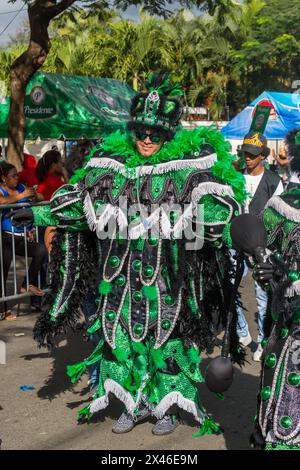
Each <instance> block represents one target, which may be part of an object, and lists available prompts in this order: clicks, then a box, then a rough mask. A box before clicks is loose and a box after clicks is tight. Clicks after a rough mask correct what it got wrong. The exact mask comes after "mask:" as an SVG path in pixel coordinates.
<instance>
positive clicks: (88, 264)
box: [33, 118, 245, 434]
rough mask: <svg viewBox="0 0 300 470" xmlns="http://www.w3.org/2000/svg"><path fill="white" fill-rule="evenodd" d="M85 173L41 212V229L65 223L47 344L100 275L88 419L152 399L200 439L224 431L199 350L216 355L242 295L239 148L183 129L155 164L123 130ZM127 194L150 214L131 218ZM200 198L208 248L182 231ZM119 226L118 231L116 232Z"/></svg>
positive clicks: (44, 325) (155, 407)
mask: <svg viewBox="0 0 300 470" xmlns="http://www.w3.org/2000/svg"><path fill="white" fill-rule="evenodd" d="M141 119H142V118H141ZM152 124H153V122H152ZM147 125H149V123H148V122H147ZM75 179H76V182H74V184H72V185H66V186H64V187H62V188H61V189H59V190H58V191H57V192H56V193H55V195H54V197H53V198H52V201H51V208H49V207H47V208H45V207H44V208H34V209H33V210H34V216H35V223H36V224H37V225H55V226H57V227H58V229H57V231H58V236H57V237H58V238H57V239H56V242H55V245H54V247H53V253H52V256H51V258H52V260H53V262H54V269H53V268H52V289H51V294H50V296H49V298H48V299H47V302H48V304H49V310H46V311H45V312H44V313H43V314H42V316H41V317H40V319H39V320H38V322H37V324H36V327H35V332H34V333H35V337H36V339H37V340H38V341H39V343H40V344H48V345H52V344H53V339H54V336H55V335H56V334H58V333H61V332H65V330H66V327H68V326H72V325H73V324H74V322H75V321H76V318H77V313H76V312H77V307H78V305H79V303H80V302H79V299H80V297H82V296H84V289H86V288H89V282H93V279H94V272H95V271H96V277H97V276H98V279H97V283H98V285H99V287H98V290H99V298H98V311H97V313H96V315H95V316H94V318H93V322H92V324H91V325H90V327H89V329H88V332H89V333H94V332H96V331H97V332H98V333H99V334H100V338H101V339H100V341H99V344H98V346H97V347H96V349H95V351H94V352H93V353H92V354H91V356H90V357H89V358H87V359H85V360H84V361H83V362H82V363H79V364H76V365H75V366H70V367H69V368H68V373H69V375H70V377H71V379H72V381H73V382H74V381H75V380H77V379H79V378H80V376H81V375H82V374H83V372H84V371H85V369H86V367H87V366H88V365H91V364H93V363H95V362H98V361H99V364H100V365H99V367H100V379H99V385H98V388H97V391H96V393H95V395H94V397H93V400H92V402H91V403H90V404H89V405H88V406H87V407H86V408H84V409H83V410H82V411H81V412H80V413H79V415H80V416H90V415H91V414H93V413H95V412H97V411H99V410H102V409H104V408H105V407H106V406H107V404H108V396H109V393H113V394H114V395H115V396H116V397H117V398H118V399H120V400H121V401H122V402H123V403H124V405H125V407H126V409H127V411H128V413H130V414H131V415H132V416H134V415H135V414H136V413H137V412H138V409H139V406H140V405H141V403H143V404H144V405H146V406H147V407H149V409H150V410H151V413H152V414H153V415H154V416H155V417H156V418H158V419H160V418H161V417H163V416H164V415H165V413H166V412H167V411H168V410H169V408H170V407H171V406H172V405H174V404H176V405H178V406H179V408H181V409H183V410H186V411H188V412H190V413H192V415H193V416H194V417H195V419H196V420H197V421H198V422H199V423H201V425H202V428H201V431H200V434H203V433H205V432H219V429H218V427H217V426H216V425H215V423H214V422H213V420H212V419H211V418H209V417H208V416H207V415H206V412H205V410H204V408H203V405H202V403H201V401H200V399H199V394H198V388H197V386H198V384H199V383H202V382H204V379H203V377H202V375H201V372H200V368H199V363H200V352H201V351H209V352H211V351H212V349H213V346H214V339H215V336H216V335H217V334H218V333H219V332H220V330H221V329H222V327H223V325H224V323H225V322H226V316H227V313H228V306H229V303H230V296H231V292H232V281H231V276H232V267H231V263H230V259H229V256H228V249H227V247H226V243H227V242H228V240H229V238H230V237H229V232H228V228H229V227H228V224H229V223H230V221H231V219H232V218H233V217H235V216H236V215H238V214H239V213H240V204H241V203H242V201H243V200H244V197H245V191H244V179H243V176H242V175H240V174H239V173H238V172H236V170H235V169H234V168H233V166H232V158H231V156H230V153H229V144H228V143H226V142H225V140H224V139H223V137H222V136H221V134H220V133H219V132H218V131H216V130H214V129H212V128H204V127H202V128H197V129H195V130H193V131H190V130H180V131H178V132H177V133H176V135H175V137H174V138H173V139H171V140H170V141H166V142H165V143H164V145H163V146H162V148H161V149H160V150H159V151H158V152H157V153H155V154H153V155H152V156H151V157H149V158H147V159H146V158H144V157H142V156H141V155H140V154H139V153H138V152H137V151H136V149H135V145H134V140H133V137H132V135H131V133H130V132H128V133H124V134H121V133H120V132H116V133H114V134H112V135H110V136H108V137H107V138H106V139H104V141H103V142H102V143H101V144H99V145H98V146H97V147H96V148H95V149H94V151H93V152H92V154H91V155H90V156H89V159H88V162H87V164H86V166H85V168H84V169H82V170H80V171H79V172H77V175H76V178H75ZM124 201H125V202H126V203H127V206H128V208H130V207H132V205H134V204H135V205H136V207H137V208H138V209H141V208H142V207H146V208H147V210H149V212H148V213H147V214H144V213H142V211H141V210H140V214H137V213H130V211H126V210H125V209H126V208H125V207H124ZM174 204H176V205H177V206H176V207H177V208H178V206H179V207H180V208H181V209H182V212H181V214H179V215H178V213H177V212H176V210H173V209H172V208H173V207H174ZM198 204H201V205H202V206H201V207H202V210H203V216H204V218H203V220H202V221H201V222H200V225H201V227H202V236H201V237H202V239H203V242H204V245H203V247H202V248H201V249H198V250H189V249H187V246H186V243H187V242H188V241H189V240H187V239H186V238H185V237H184V236H183V237H181V238H179V237H176V233H177V231H178V228H180V227H181V226H182V227H185V226H186V225H187V224H188V223H191V224H193V223H194V222H193V221H194V220H195V214H196V213H195V208H196V207H198ZM164 205H165V206H167V207H168V208H169V211H166V210H165V207H163V206H164ZM150 207H151V208H152V211H151V212H150ZM114 223H115V225H114ZM111 224H112V225H111ZM110 226H111V227H112V228H111V231H112V233H113V236H112V237H111V238H105V236H104V233H105V231H106V230H108V228H109V227H110ZM154 227H156V232H154V234H153V230H152V231H151V229H153V228H154ZM124 230H125V231H127V235H126V236H125V237H122V233H124ZM201 237H200V238H201ZM95 268H96V270H95ZM233 330H235V328H233ZM236 339H237V338H236ZM235 346H236V344H234V341H233V342H232V348H234V347H235Z"/></svg>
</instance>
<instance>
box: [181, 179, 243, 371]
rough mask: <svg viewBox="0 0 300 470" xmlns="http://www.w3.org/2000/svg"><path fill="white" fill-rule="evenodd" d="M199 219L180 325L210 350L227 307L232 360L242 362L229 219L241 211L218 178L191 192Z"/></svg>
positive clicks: (223, 320) (202, 184) (223, 321)
mask: <svg viewBox="0 0 300 470" xmlns="http://www.w3.org/2000/svg"><path fill="white" fill-rule="evenodd" d="M192 201H193V202H194V204H195V203H196V205H197V206H198V213H199V212H200V218H199V221H200V223H201V220H202V227H203V233H202V237H203V238H202V240H203V239H204V243H203V245H202V248H201V249H198V250H197V251H195V253H194V255H191V260H192V263H193V270H192V276H191V277H192V278H193V279H192V280H190V282H191V283H192V286H191V287H192V288H191V289H190V292H191V294H190V298H189V299H188V302H189V305H190V306H191V307H192V309H191V310H192V313H193V314H192V315H190V316H188V315H186V318H185V319H184V325H183V327H186V329H187V332H188V334H189V335H190V336H192V339H193V341H194V342H195V343H197V341H199V339H198V338H200V339H201V341H202V344H203V346H202V349H203V350H206V351H207V352H211V351H212V349H213V346H214V344H215V338H216V336H217V335H218V334H219V333H220V332H221V331H222V330H223V329H224V328H225V325H226V323H227V318H228V314H229V311H230V309H234V315H233V320H232V326H231V329H230V331H231V333H230V354H231V357H232V359H233V361H234V362H237V363H242V362H243V352H242V351H241V350H240V349H237V346H238V337H237V334H236V314H235V309H236V302H237V301H235V300H234V299H233V297H234V296H235V294H234V278H235V269H234V265H233V262H232V258H231V256H230V252H229V248H230V247H231V237H230V223H231V220H232V219H233V218H234V217H236V216H238V215H239V214H240V212H241V208H240V205H239V204H238V203H237V202H236V200H235V198H234V194H233V191H232V189H231V187H230V186H227V185H223V184H219V183H217V182H204V183H200V185H198V186H197V187H196V188H195V189H194V190H193V192H192Z"/></svg>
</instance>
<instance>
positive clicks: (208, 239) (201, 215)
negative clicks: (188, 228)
mask: <svg viewBox="0 0 300 470" xmlns="http://www.w3.org/2000/svg"><path fill="white" fill-rule="evenodd" d="M191 198H192V202H193V204H194V216H196V217H197V220H196V224H197V227H200V228H202V233H201V231H199V234H198V235H197V236H199V237H201V236H202V237H203V238H204V242H205V243H210V244H212V245H213V246H215V247H216V248H218V247H221V246H222V244H225V245H226V246H227V247H228V248H231V237H230V222H231V220H232V219H233V218H234V217H236V216H238V215H240V213H241V206H240V204H239V203H238V202H237V201H236V199H235V198H234V195H233V191H232V189H231V187H230V186H227V185H224V184H220V183H217V182H211V181H209V182H203V183H200V184H199V185H198V186H197V187H196V188H195V189H194V190H193V192H192V195H191Z"/></svg>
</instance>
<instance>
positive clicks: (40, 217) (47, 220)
mask: <svg viewBox="0 0 300 470" xmlns="http://www.w3.org/2000/svg"><path fill="white" fill-rule="evenodd" d="M31 209H32V212H33V217H34V225H37V226H39V227H53V226H54V227H55V226H56V225H57V224H58V223H59V222H58V220H57V217H56V216H55V215H52V214H51V208H50V205H49V206H38V207H32V208H31Z"/></svg>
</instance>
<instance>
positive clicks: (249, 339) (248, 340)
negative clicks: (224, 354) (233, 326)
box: [239, 332, 252, 347]
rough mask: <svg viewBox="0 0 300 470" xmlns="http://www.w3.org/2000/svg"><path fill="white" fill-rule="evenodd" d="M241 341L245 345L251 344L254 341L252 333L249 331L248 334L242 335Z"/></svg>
mask: <svg viewBox="0 0 300 470" xmlns="http://www.w3.org/2000/svg"><path fill="white" fill-rule="evenodd" d="M239 343H240V344H241V345H242V346H244V347H246V346H249V344H251V343H252V337H251V335H250V333H249V332H248V334H247V336H240V337H239Z"/></svg>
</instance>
